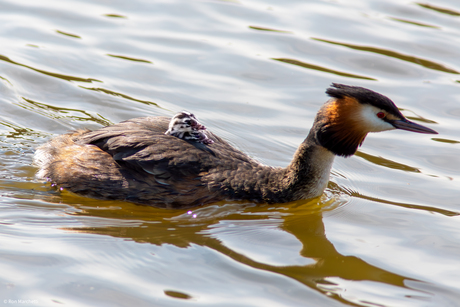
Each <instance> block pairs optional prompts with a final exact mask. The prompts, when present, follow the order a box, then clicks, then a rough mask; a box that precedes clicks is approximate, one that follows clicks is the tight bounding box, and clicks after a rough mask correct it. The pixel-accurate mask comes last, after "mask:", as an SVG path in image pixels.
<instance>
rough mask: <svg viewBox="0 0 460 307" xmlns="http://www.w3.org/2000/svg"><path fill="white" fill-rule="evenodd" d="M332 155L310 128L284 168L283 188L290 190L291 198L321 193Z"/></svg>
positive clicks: (303, 197)
mask: <svg viewBox="0 0 460 307" xmlns="http://www.w3.org/2000/svg"><path fill="white" fill-rule="evenodd" d="M334 157H335V155H334V154H333V153H332V152H331V151H329V150H327V149H326V148H324V147H323V146H321V145H319V143H318V141H317V140H316V135H315V131H314V130H313V129H312V131H310V134H309V135H308V137H307V138H306V139H305V140H304V141H303V143H302V144H301V145H300V146H299V148H298V149H297V152H296V153H295V155H294V158H293V160H292V162H291V163H290V164H289V166H288V167H287V168H286V169H285V174H284V178H285V188H287V189H289V190H290V192H291V193H290V194H292V197H293V200H297V199H307V198H312V197H316V196H320V195H321V194H322V193H323V191H324V189H325V188H326V186H327V183H328V181H329V174H330V172H331V167H332V164H333V162H334Z"/></svg>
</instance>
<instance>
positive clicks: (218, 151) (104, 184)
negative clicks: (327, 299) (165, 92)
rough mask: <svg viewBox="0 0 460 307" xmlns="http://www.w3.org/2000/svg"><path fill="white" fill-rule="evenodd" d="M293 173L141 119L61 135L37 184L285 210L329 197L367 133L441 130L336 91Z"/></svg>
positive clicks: (343, 89) (354, 91)
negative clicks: (338, 167) (336, 167)
mask: <svg viewBox="0 0 460 307" xmlns="http://www.w3.org/2000/svg"><path fill="white" fill-rule="evenodd" d="M326 92H327V93H328V94H329V96H331V97H332V98H331V99H330V100H329V101H328V102H327V103H326V104H325V105H324V106H323V107H322V108H321V109H320V110H319V112H318V114H317V116H316V118H315V121H314V124H313V127H312V129H311V130H310V133H309V134H308V136H307V138H306V139H305V140H304V141H303V143H302V144H301V145H300V146H299V148H298V149H297V151H296V153H295V155H294V158H293V160H292V162H291V163H290V164H289V166H288V167H286V168H274V167H270V166H266V165H263V164H261V163H259V162H257V161H255V160H253V159H251V158H249V157H248V156H247V155H246V154H244V153H242V152H240V151H239V150H237V149H235V148H233V147H232V146H231V145H229V144H228V143H227V142H226V141H224V140H223V139H221V138H219V137H218V136H216V135H214V134H213V133H211V132H209V131H207V130H206V131H204V130H203V131H202V132H201V133H204V134H205V137H206V138H208V139H209V142H204V143H202V142H199V141H197V140H187V139H181V138H180V137H175V136H172V135H167V134H165V132H166V131H167V130H168V125H169V124H170V120H171V119H170V118H166V117H142V118H135V119H131V120H127V121H124V122H121V123H119V124H116V125H113V126H108V127H104V128H101V129H99V130H95V131H90V130H79V131H75V132H71V133H69V134H65V135H61V136H58V137H56V138H54V139H52V140H51V141H49V142H48V143H46V144H44V145H42V146H40V147H39V148H38V149H37V152H36V154H35V163H36V164H37V166H38V167H39V171H38V173H37V177H38V178H40V179H45V180H47V181H49V182H51V183H52V185H53V186H57V187H61V188H65V189H67V190H69V191H72V192H75V193H78V194H81V195H84V196H88V197H94V198H100V199H116V200H126V201H130V202H134V203H139V204H147V205H152V206H157V207H165V208H186V207H192V206H197V205H203V204H206V203H211V202H215V201H220V200H248V201H254V202H258V203H260V202H266V203H282V202H289V201H294V200H298V199H307V198H312V197H316V196H319V195H321V194H322V192H323V191H324V189H325V187H326V185H327V182H328V179H329V173H330V169H331V166H332V163H333V160H334V156H335V155H339V156H344V157H347V156H350V155H353V154H354V153H355V152H356V150H357V148H358V147H359V146H360V145H361V143H362V142H363V140H364V138H365V137H366V135H367V133H368V132H378V131H385V130H391V129H402V130H407V131H412V132H419V133H436V132H435V131H434V130H431V129H429V128H426V127H424V126H421V125H418V124H416V123H413V122H411V121H408V120H407V119H406V118H405V117H404V116H403V115H402V114H401V113H400V112H399V110H398V109H397V107H396V106H395V105H394V103H393V102H392V101H391V100H390V99H388V98H387V97H385V96H383V95H381V94H378V93H376V92H373V91H371V90H368V89H365V88H361V87H354V86H347V85H342V84H333V85H332V87H331V88H329V89H328V90H327V91H326Z"/></svg>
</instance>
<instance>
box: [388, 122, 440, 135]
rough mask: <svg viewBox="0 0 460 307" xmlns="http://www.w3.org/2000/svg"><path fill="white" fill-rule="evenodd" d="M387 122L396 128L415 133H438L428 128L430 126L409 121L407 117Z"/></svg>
mask: <svg viewBox="0 0 460 307" xmlns="http://www.w3.org/2000/svg"><path fill="white" fill-rule="evenodd" d="M389 122H390V124H392V125H393V127H395V128H396V129H401V130H407V131H412V132H417V133H426V134H438V133H437V132H436V131H434V130H433V129H430V128H427V127H425V126H422V125H419V124H416V123H414V122H411V121H410V120H408V119H401V120H391V121H389Z"/></svg>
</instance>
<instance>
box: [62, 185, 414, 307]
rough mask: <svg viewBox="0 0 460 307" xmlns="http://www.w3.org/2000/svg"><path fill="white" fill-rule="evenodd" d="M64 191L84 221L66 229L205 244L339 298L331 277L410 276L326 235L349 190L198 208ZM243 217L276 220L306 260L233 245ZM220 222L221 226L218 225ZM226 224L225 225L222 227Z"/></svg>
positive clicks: (388, 280) (400, 283) (397, 281)
mask: <svg viewBox="0 0 460 307" xmlns="http://www.w3.org/2000/svg"><path fill="white" fill-rule="evenodd" d="M330 186H331V184H330ZM326 194H328V193H326ZM337 195H339V196H337ZM63 197H64V201H65V202H66V203H68V204H70V203H72V202H73V203H75V205H74V206H75V209H76V210H73V212H72V213H71V214H72V215H73V216H74V217H75V218H76V219H77V220H79V221H80V222H81V224H82V226H81V227H74V228H66V230H68V231H72V232H84V233H91V234H97V235H110V236H113V237H120V238H126V239H129V240H133V241H135V242H139V243H150V244H155V245H158V246H161V245H164V244H171V245H175V246H177V247H180V248H186V247H189V246H191V245H199V246H205V247H208V248H211V249H213V250H215V251H218V252H220V253H222V254H224V255H226V256H228V257H230V258H232V259H233V260H234V261H237V262H239V263H241V264H244V265H247V266H250V267H252V268H255V269H261V270H265V271H270V272H273V273H277V274H282V275H284V276H287V277H289V278H292V279H294V280H297V281H298V282H301V283H303V284H304V285H306V286H308V287H310V288H312V289H315V290H317V291H321V292H324V293H327V295H329V296H331V297H334V298H335V299H337V300H339V301H345V300H343V298H341V297H340V295H339V294H336V293H333V292H332V293H331V292H330V290H329V289H331V287H332V288H333V286H334V284H333V282H331V278H338V279H343V280H351V281H371V282H378V283H384V284H387V285H390V286H396V287H403V288H407V287H406V286H405V281H407V280H409V279H410V278H406V277H404V276H400V275H397V274H394V273H392V272H389V271H386V270H383V269H381V268H378V267H376V266H373V265H371V264H369V263H366V262H365V261H363V260H362V259H360V258H358V257H355V256H345V255H342V254H340V253H339V252H338V251H337V250H336V248H335V247H334V245H333V243H331V242H330V241H329V240H328V239H327V236H326V230H325V226H324V223H323V215H324V213H325V212H328V211H330V210H337V207H340V206H344V205H345V204H346V203H347V201H348V199H349V198H348V195H345V194H343V193H341V194H337V193H329V195H328V196H324V195H323V197H322V198H321V199H319V198H317V199H313V200H310V201H298V202H294V203H289V204H280V205H262V206H261V205H255V204H253V203H244V202H232V203H228V202H226V203H223V202H222V203H217V204H213V205H209V206H205V207H201V208H197V209H194V210H193V211H192V212H191V211H190V210H164V209H158V208H152V207H148V206H139V205H134V204H130V203H123V202H109V201H107V202H104V201H94V202H91V201H90V202H88V200H87V199H85V205H84V206H81V205H78V202H79V201H81V200H82V199H83V198H80V197H77V196H73V195H69V194H67V195H66V194H65V193H64V195H63ZM86 217H91V219H87V218H86ZM95 217H96V219H95ZM223 222H227V223H223ZM241 222H245V223H248V224H249V225H250V224H253V226H254V227H253V230H254V229H255V232H259V234H260V233H262V234H263V233H264V231H267V229H268V228H270V227H272V228H273V226H274V225H275V227H276V229H277V230H278V231H281V232H282V233H284V235H285V236H286V237H292V238H294V239H295V240H297V241H298V242H299V243H300V244H298V247H299V248H298V250H297V251H296V252H297V257H299V258H302V259H304V260H305V261H303V263H302V261H297V263H302V264H292V263H284V264H283V263H282V260H281V263H280V261H278V263H276V264H273V263H271V262H270V261H268V262H264V261H263V259H262V260H261V259H258V257H257V256H255V257H254V256H251V255H250V254H251V249H253V248H254V247H249V248H248V249H247V252H248V253H246V252H245V250H244V248H243V249H238V250H234V249H232V244H231V242H225V240H226V239H225V238H226V237H225V235H223V236H222V235H220V234H225V233H226V232H227V233H228V232H233V233H234V234H235V233H236V237H235V236H234V237H232V240H245V238H244V235H246V233H245V232H244V231H243V230H242V231H241V232H239V230H238V227H235V225H236V226H238V223H240V225H241ZM248 224H246V225H248ZM230 225H233V227H230ZM261 225H262V226H261ZM264 225H266V226H264ZM267 225H268V226H267ZM219 227H220V229H219V231H214V229H216V228H219ZM222 227H227V228H226V229H225V228H224V229H222ZM264 227H265V229H264ZM258 229H260V231H259V230H258ZM238 233H239V236H240V237H238ZM267 233H269V232H267ZM263 243H266V244H268V245H269V246H270V237H269V236H267V237H266V238H265V239H264V241H263ZM259 244H260V243H259ZM255 247H256V248H257V246H255ZM272 248H273V250H272V251H273V252H274V253H277V254H280V255H281V256H280V257H281V259H282V257H283V250H282V249H281V248H280V249H276V248H277V246H276V245H275V246H272ZM264 251H265V250H264ZM262 258H263V257H262ZM278 260H279V259H278ZM286 262H289V261H286ZM407 289H408V288H407Z"/></svg>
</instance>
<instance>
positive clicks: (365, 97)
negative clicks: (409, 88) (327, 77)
mask: <svg viewBox="0 0 460 307" xmlns="http://www.w3.org/2000/svg"><path fill="white" fill-rule="evenodd" d="M326 93H327V94H328V95H329V96H331V99H330V100H329V101H328V102H327V103H326V104H325V105H324V106H323V107H322V108H321V110H320V111H319V112H318V115H317V117H316V120H315V125H314V128H315V131H316V139H317V140H318V142H319V144H320V145H322V146H323V147H325V148H327V149H328V150H330V151H332V152H333V153H334V154H336V155H339V156H344V157H347V156H351V155H353V154H354V153H355V152H356V150H357V149H358V147H359V146H360V145H361V144H362V142H363V141H364V138H365V137H366V135H367V134H368V133H369V132H380V131H386V130H392V129H401V130H407V131H412V132H418V133H428V134H437V132H436V131H434V130H432V129H430V128H427V127H424V126H422V125H419V124H417V123H414V122H412V121H410V120H408V119H407V118H405V117H404V115H402V114H401V112H400V111H399V110H398V108H397V107H396V105H395V104H394V103H393V101H391V100H390V99H389V98H388V97H386V96H383V95H381V94H379V93H376V92H374V91H371V90H369V89H366V88H363V87H357V86H349V85H343V84H337V83H333V84H332V87H330V88H328V89H327V91H326Z"/></svg>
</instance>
